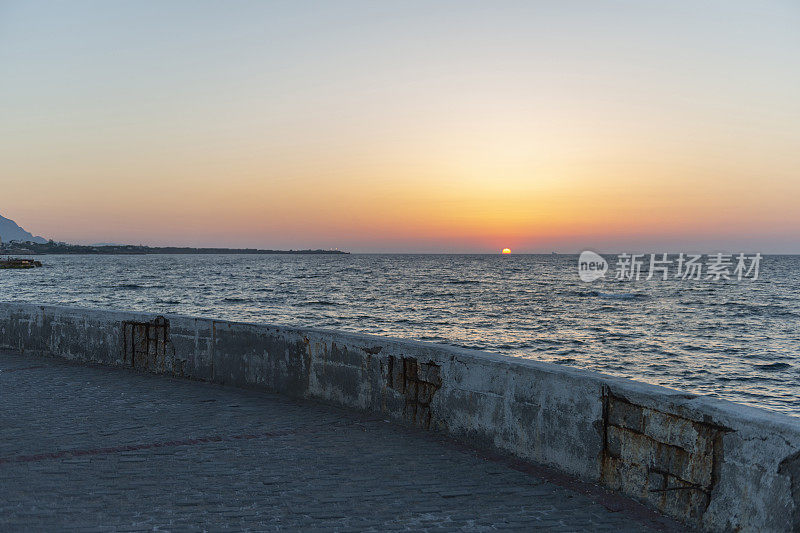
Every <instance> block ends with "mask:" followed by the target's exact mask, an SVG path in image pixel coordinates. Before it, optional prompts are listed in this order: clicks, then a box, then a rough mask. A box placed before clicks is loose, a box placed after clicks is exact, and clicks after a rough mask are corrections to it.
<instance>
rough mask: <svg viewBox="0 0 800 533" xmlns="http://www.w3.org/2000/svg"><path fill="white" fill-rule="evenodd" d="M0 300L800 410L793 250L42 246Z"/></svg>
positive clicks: (10, 277)
mask: <svg viewBox="0 0 800 533" xmlns="http://www.w3.org/2000/svg"><path fill="white" fill-rule="evenodd" d="M40 259H41V260H42V261H43V262H44V264H45V266H44V267H42V268H40V269H36V270H27V271H18V270H0V301H26V302H33V303H42V304H60V305H70V306H81V307H91V308H108V309H125V310H139V311H149V312H157V313H178V314H185V315H199V316H204V317H212V318H221V319H229V320H241V321H250V322H264V323H273V324H285V325H293V326H311V327H317V328H330V329H343V330H350V331H357V332H363V333H372V334H378V335H391V336H395V337H402V338H408V339H416V340H423V341H433V342H439V343H444V344H451V345H455V346H465V347H469V348H477V349H481V350H488V351H493V352H498V353H504V354H508V355H513V356H517V357H525V358H531V359H537V360H542V361H550V362H554V363H558V364H562V365H571V366H575V367H579V368H588V369H592V370H597V371H600V372H604V373H607V374H612V375H616V376H623V377H628V378H633V379H637V380H641V381H646V382H649V383H655V384H659V385H665V386H667V387H672V388H676V389H681V390H685V391H691V392H697V393H702V394H709V395H712V396H716V397H721V398H726V399H730V400H734V401H737V402H741V403H746V404H750V405H755V406H760V407H765V408H769V409H773V410H777V411H781V412H784V413H787V414H792V415H795V416H800V329H799V328H798V324H799V322H800V256H766V257H765V258H764V259H763V260H762V263H761V272H760V277H759V279H758V280H756V281H749V280H748V281H719V282H714V281H684V280H674V279H673V280H669V281H661V280H658V281H656V280H651V281H644V280H642V281H638V282H631V281H615V280H613V279H605V280H601V281H596V282H593V283H584V282H582V281H580V279H579V278H578V274H577V256H568V255H531V256H525V255H511V256H500V255H340V256H333V255H323V256H300V255H268V256H249V255H238V256H237V255H216V256H184V255H180V256H164V255H154V256H42V257H41V258H40Z"/></svg>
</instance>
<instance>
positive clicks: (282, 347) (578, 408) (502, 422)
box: [0, 304, 800, 531]
mask: <svg viewBox="0 0 800 533" xmlns="http://www.w3.org/2000/svg"><path fill="white" fill-rule="evenodd" d="M0 347H4V348H10V349H15V350H19V351H20V352H22V353H23V354H25V355H28V354H30V355H48V356H57V357H62V358H66V359H70V360H74V361H86V362H95V363H101V364H106V365H113V366H123V367H128V368H133V369H138V370H142V371H147V372H153V373H158V374H167V375H173V376H177V377H184V378H189V379H198V380H204V381H212V382H215V383H221V384H227V385H234V386H239V387H248V388H257V389H262V390H267V391H271V392H280V393H283V394H286V395H290V396H295V397H302V398H311V399H317V400H320V401H324V402H328V403H333V404H336V405H340V406H346V407H350V408H355V409H359V410H363V411H368V412H373V413H380V414H381V415H382V416H384V417H386V418H391V419H394V420H395V421H398V422H403V423H406V424H412V425H414V426H417V427H421V428H424V429H428V430H431V431H439V432H443V433H446V434H449V435H451V436H453V437H455V438H457V439H459V440H462V441H464V442H467V443H469V444H472V445H474V446H476V447H480V448H487V449H492V450H496V451H500V452H503V453H505V454H510V455H513V456H516V457H518V458H520V459H522V460H525V461H530V462H535V463H539V464H544V465H547V466H550V467H552V468H555V469H558V470H560V471H563V472H566V473H568V474H571V475H574V476H577V477H580V478H582V479H584V480H589V481H595V482H599V483H602V484H604V485H606V486H608V487H610V488H612V489H615V490H619V491H621V492H623V493H625V494H627V495H629V496H632V497H635V498H638V499H640V500H643V501H645V502H646V503H648V504H649V505H650V506H652V507H654V508H656V509H658V510H660V511H662V512H663V513H665V514H667V515H669V516H672V517H674V518H677V519H679V520H682V521H684V522H685V523H687V524H689V525H692V526H697V527H701V528H704V529H709V530H717V531H723V530H746V531H748V530H749V531H755V530H759V531H764V530H772V531H791V530H800V420H798V419H795V418H793V417H788V416H783V415H778V414H773V413H770V412H768V411H764V410H760V409H754V408H749V407H745V406H741V405H737V404H734V403H731V402H726V401H722V400H715V399H712V398H707V397H703V396H696V395H692V394H686V393H681V392H678V391H674V390H670V389H666V388H662V387H656V386H652V385H647V384H643V383H637V382H634V381H630V380H625V379H617V378H612V377H608V376H604V375H601V374H597V373H592V372H587V371H582V370H577V369H572V368H564V367H561V366H558V365H551V364H546V363H539V362H535V361H529V360H523V359H517V358H512V357H504V356H499V355H493V354H487V353H482V352H476V351H470V350H463V349H458V348H451V347H446V346H439V345H433V344H426V343H419V342H411V341H401V340H396V339H388V338H381V337H374V336H366V335H357V334H350V333H342V332H334V331H321V330H313V329H295V328H283V327H275V326H267V325H254V324H242V323H233V322H226V321H218V320H208V319H198V318H189V317H181V316H167V317H156V316H155V315H150V314H141V313H124V312H108V311H92V310H83V309H69V308H61V307H48V306H45V307H42V306H35V305H26V304H0Z"/></svg>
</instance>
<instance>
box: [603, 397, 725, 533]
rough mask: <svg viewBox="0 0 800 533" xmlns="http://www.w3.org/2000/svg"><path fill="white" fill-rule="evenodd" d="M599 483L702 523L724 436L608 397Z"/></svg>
mask: <svg viewBox="0 0 800 533" xmlns="http://www.w3.org/2000/svg"><path fill="white" fill-rule="evenodd" d="M603 401H604V409H603V451H602V464H601V473H600V476H601V478H600V479H601V481H603V482H604V483H605V484H606V485H608V486H610V487H611V488H613V489H615V490H621V491H623V492H625V493H627V494H631V495H634V496H638V497H639V498H641V499H643V500H645V501H647V502H649V503H650V504H651V505H653V506H655V507H656V508H658V509H659V510H661V511H662V512H664V513H665V514H667V515H670V516H673V517H679V518H682V519H686V518H689V519H690V520H692V521H695V522H696V523H699V521H700V518H701V517H702V515H703V513H705V511H706V509H707V508H708V504H709V502H710V500H711V491H712V490H713V489H714V486H715V485H716V483H717V481H718V478H719V472H718V467H719V464H720V463H721V461H722V436H723V435H724V434H725V433H726V432H728V431H730V429H729V428H725V427H722V426H719V425H716V424H713V423H710V422H697V421H694V420H689V419H688V418H683V417H681V416H678V415H675V414H670V413H665V412H662V411H658V410H656V409H653V408H650V407H644V406H641V405H636V404H635V403H632V402H630V401H628V400H627V399H625V398H623V397H620V396H615V395H614V394H612V393H611V392H610V391H609V390H608V389H606V390H605V392H604V397H603Z"/></svg>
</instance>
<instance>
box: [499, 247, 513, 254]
mask: <svg viewBox="0 0 800 533" xmlns="http://www.w3.org/2000/svg"><path fill="white" fill-rule="evenodd" d="M501 253H504V254H510V253H511V248H503V251H502V252H501Z"/></svg>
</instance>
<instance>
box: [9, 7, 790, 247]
mask: <svg viewBox="0 0 800 533" xmlns="http://www.w3.org/2000/svg"><path fill="white" fill-rule="evenodd" d="M798 202H800V3H798V2H797V1H796V0H785V1H759V2H753V1H747V2H744V1H742V2H739V1H730V0H728V1H723V0H720V1H713V2H707V1H700V2H698V1H686V2H672V1H670V2H642V1H630V2H622V1H605V2H604V1H596V0H594V1H585V2H578V1H574V2H573V1H563V2H562V1H559V2H535V1H533V0H530V1H525V2H500V1H499V2H466V1H461V0H459V1H439V2H415V1H407V0H403V1H397V2H374V1H371V2H339V1H337V2H327V1H326V2H301V1H282V2H266V1H264V2H255V1H253V2H241V1H240V2H202V1H186V2H177V1H172V2H170V1H167V2H160V1H159V2H155V1H152V2H148V1H141V0H137V1H129V2H105V1H96V2H85V1H79V0H78V1H70V2H37V1H30V0H26V1H8V0H0V214H2V215H4V216H6V217H9V218H12V219H14V220H16V221H17V222H18V223H20V224H21V225H22V226H23V227H25V228H26V229H27V230H29V231H32V232H33V233H35V234H39V235H43V236H45V237H51V238H54V239H56V240H65V241H69V242H80V243H95V242H121V243H145V244H156V245H158V244H176V245H193V246H203V245H209V246H251V247H262V248H308V247H312V248H317V247H321V248H341V249H347V250H352V251H357V252H369V251H375V252H380V251H389V252H395V251H397V252H405V251H419V252H484V251H490V252H499V251H500V250H501V249H502V248H504V247H509V248H511V249H512V250H513V251H514V252H550V251H561V252H574V251H580V250H582V249H586V248H589V249H594V250H599V251H609V252H615V251H652V252H658V251H684V250H686V251H692V250H694V251H698V250H699V251H721V250H729V251H735V252H738V251H761V252H766V253H769V252H791V253H800V207H798V205H797V204H798Z"/></svg>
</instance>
